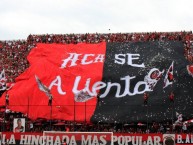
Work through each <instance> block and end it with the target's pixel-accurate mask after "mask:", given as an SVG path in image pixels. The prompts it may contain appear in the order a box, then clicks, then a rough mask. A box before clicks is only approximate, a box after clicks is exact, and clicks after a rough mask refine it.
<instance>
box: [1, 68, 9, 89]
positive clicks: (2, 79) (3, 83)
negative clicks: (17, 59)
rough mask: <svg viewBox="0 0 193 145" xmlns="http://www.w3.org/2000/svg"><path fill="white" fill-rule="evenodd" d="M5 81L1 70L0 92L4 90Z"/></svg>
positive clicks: (3, 72)
mask: <svg viewBox="0 0 193 145" xmlns="http://www.w3.org/2000/svg"><path fill="white" fill-rule="evenodd" d="M6 81H7V79H6V77H5V70H4V69H3V70H2V71H1V73H0V91H4V90H6Z"/></svg>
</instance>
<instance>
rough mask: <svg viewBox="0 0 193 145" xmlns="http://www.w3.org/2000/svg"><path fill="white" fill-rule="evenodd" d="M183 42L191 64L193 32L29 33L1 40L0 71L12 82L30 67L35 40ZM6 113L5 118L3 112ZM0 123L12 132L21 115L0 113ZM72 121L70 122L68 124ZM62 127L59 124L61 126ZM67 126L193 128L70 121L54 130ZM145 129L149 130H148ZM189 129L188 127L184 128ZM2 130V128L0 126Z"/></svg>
mask: <svg viewBox="0 0 193 145" xmlns="http://www.w3.org/2000/svg"><path fill="white" fill-rule="evenodd" d="M167 40H173V41H182V42H183V43H184V56H185V58H186V59H187V60H188V61H189V62H190V63H193V34H192V32H183V31H182V32H153V33H109V34H99V33H94V34H89V33H87V34H62V35H54V34H46V35H29V36H28V38H27V40H17V41H0V54H1V56H0V71H2V70H3V69H4V70H5V74H6V77H7V82H8V83H14V82H15V78H16V77H17V76H18V75H20V74H21V73H22V72H24V70H25V69H26V68H28V67H29V63H28V61H27V59H26V58H27V55H28V53H29V52H30V50H31V49H33V47H35V46H36V44H37V43H62V44H77V43H100V42H138V41H143V42H144V41H167ZM5 114H6V120H4V119H3V118H4V115H5ZM0 117H1V120H0V121H1V126H3V123H5V122H4V121H6V123H5V124H6V125H5V129H4V130H7V131H12V126H13V124H12V123H13V118H15V117H23V116H22V114H20V113H12V114H10V113H1V116H0ZM71 124H73V125H71ZM27 126H28V127H27V129H28V130H30V131H33V132H40V131H42V130H46V129H48V127H49V125H48V123H47V122H46V121H42V122H38V123H36V122H33V123H32V122H29V121H27ZM61 126H62V127H61ZM67 128H68V129H70V130H73V131H116V132H130V133H136V132H138V133H146V132H152V133H154V132H156V133H158V132H161V133H165V132H187V131H193V126H192V124H191V123H188V124H182V125H180V126H176V127H175V129H173V126H172V125H171V122H170V123H165V124H164V123H155V122H154V123H153V124H149V126H148V127H147V124H141V125H140V124H116V125H115V124H108V125H107V124H100V125H99V124H88V125H78V124H74V123H72V122H70V123H68V122H67V123H66V122H65V125H54V124H53V128H52V129H53V130H60V129H67ZM147 128H148V129H147ZM187 128H188V129H187ZM1 130H2V128H1Z"/></svg>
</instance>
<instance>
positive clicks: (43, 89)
mask: <svg viewBox="0 0 193 145" xmlns="http://www.w3.org/2000/svg"><path fill="white" fill-rule="evenodd" d="M35 79H36V82H37V84H38V88H39V89H40V91H42V92H44V93H45V94H46V95H47V96H48V97H49V99H52V95H51V93H50V90H49V89H48V87H46V86H45V85H44V84H43V83H42V82H41V81H40V79H39V78H38V76H36V75H35Z"/></svg>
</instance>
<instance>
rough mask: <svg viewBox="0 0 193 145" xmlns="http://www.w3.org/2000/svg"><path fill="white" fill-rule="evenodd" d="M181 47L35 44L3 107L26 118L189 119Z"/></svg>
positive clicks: (191, 108) (191, 106) (191, 101)
mask: <svg viewBox="0 0 193 145" xmlns="http://www.w3.org/2000/svg"><path fill="white" fill-rule="evenodd" d="M183 48H184V46H183V42H180V41H152V42H127V43H105V42H103V43H98V44H85V43H80V44H69V45H67V44H37V46H36V47H35V48H33V49H32V50H31V52H30V54H29V55H28V61H29V63H30V67H29V68H28V69H27V70H26V71H25V72H24V73H23V74H21V75H20V76H19V77H18V78H17V79H16V83H15V85H14V86H13V87H12V89H11V90H9V91H8V92H7V94H8V95H9V106H8V107H9V109H11V110H13V111H18V112H22V113H24V114H28V117H29V118H31V119H37V118H46V119H62V120H71V121H87V122H89V121H92V122H107V123H125V122H127V123H128V122H139V121H140V122H146V121H148V122H153V121H171V120H172V119H173V120H175V117H176V116H175V114H176V113H178V114H181V115H182V118H183V119H184V120H187V119H191V118H192V116H193V96H192V94H193V78H192V76H191V71H190V70H191V69H190V68H191V67H190V66H191V64H189V63H188V61H187V60H186V59H185V57H184V52H183V51H184V49H183ZM144 96H146V101H144ZM5 102H6V101H5V94H4V96H3V97H1V99H0V104H1V105H5ZM40 110H41V111H40Z"/></svg>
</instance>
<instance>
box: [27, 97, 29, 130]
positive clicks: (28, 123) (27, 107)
mask: <svg viewBox="0 0 193 145" xmlns="http://www.w3.org/2000/svg"><path fill="white" fill-rule="evenodd" d="M27 129H28V131H29V96H28V103H27Z"/></svg>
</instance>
